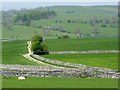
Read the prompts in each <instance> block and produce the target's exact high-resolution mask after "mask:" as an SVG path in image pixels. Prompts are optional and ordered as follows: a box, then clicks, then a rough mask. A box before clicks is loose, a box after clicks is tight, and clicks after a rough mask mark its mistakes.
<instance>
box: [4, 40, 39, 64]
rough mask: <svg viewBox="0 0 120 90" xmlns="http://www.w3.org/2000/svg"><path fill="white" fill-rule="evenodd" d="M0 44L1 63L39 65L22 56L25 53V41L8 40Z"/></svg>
mask: <svg viewBox="0 0 120 90" xmlns="http://www.w3.org/2000/svg"><path fill="white" fill-rule="evenodd" d="M2 45H3V46H2V63H3V64H21V65H39V64H36V63H34V62H31V61H29V60H27V59H26V58H24V57H23V56H22V55H24V54H26V53H27V43H26V41H8V42H2Z"/></svg>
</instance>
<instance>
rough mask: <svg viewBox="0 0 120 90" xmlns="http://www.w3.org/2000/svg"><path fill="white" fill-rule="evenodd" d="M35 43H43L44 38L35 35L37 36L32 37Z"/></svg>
mask: <svg viewBox="0 0 120 90" xmlns="http://www.w3.org/2000/svg"><path fill="white" fill-rule="evenodd" d="M35 41H39V42H41V43H42V42H43V38H42V37H41V36H39V35H35V36H33V37H32V39H31V42H35Z"/></svg>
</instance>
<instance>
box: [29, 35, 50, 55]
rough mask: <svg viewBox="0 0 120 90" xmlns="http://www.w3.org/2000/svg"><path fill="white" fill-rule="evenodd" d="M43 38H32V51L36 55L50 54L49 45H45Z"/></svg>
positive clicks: (37, 36)
mask: <svg viewBox="0 0 120 90" xmlns="http://www.w3.org/2000/svg"><path fill="white" fill-rule="evenodd" d="M41 40H42V41H43V39H42V37H41V36H39V35H35V36H33V37H32V39H31V41H32V47H31V50H32V51H33V53H34V54H37V55H44V54H49V52H48V48H47V44H46V43H43V42H42V41H41Z"/></svg>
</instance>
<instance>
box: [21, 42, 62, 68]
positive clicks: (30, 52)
mask: <svg viewBox="0 0 120 90" xmlns="http://www.w3.org/2000/svg"><path fill="white" fill-rule="evenodd" d="M27 44H28V47H27V48H28V53H27V54H24V55H23V56H24V57H25V58H27V59H28V60H30V61H33V62H36V63H38V64H42V65H45V66H52V67H58V66H54V65H51V64H47V63H44V62H42V61H39V60H36V59H34V58H32V57H31V56H30V55H32V54H33V52H32V51H31V42H30V41H27ZM62 68H63V67H62Z"/></svg>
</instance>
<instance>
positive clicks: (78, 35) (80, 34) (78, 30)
mask: <svg viewBox="0 0 120 90" xmlns="http://www.w3.org/2000/svg"><path fill="white" fill-rule="evenodd" d="M75 34H76V36H77V38H78V37H82V33H81V31H80V29H79V28H78V29H76V31H75Z"/></svg>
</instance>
